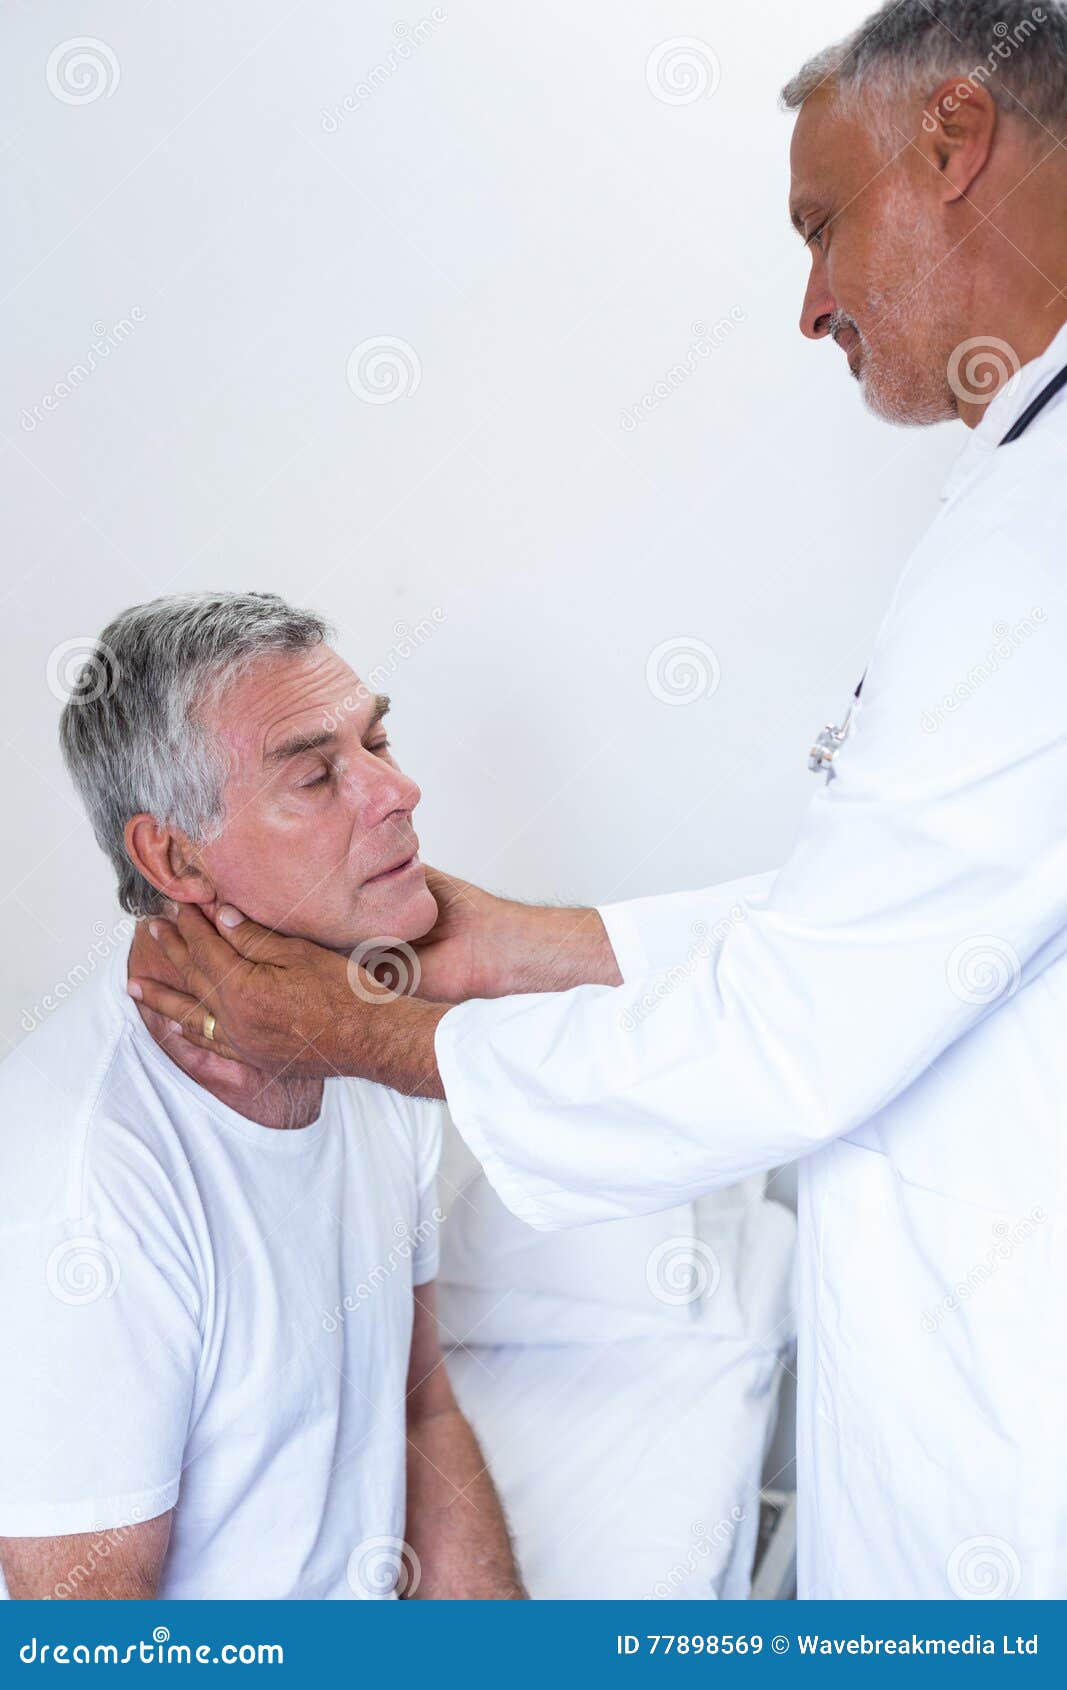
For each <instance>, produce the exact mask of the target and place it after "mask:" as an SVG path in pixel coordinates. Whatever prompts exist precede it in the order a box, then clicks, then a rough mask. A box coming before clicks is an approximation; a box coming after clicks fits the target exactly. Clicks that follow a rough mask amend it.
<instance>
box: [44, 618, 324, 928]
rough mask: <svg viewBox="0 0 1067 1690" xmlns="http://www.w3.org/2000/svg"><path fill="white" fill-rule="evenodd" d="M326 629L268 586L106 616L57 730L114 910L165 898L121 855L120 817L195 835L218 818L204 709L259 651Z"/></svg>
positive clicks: (220, 772)
mask: <svg viewBox="0 0 1067 1690" xmlns="http://www.w3.org/2000/svg"><path fill="white" fill-rule="evenodd" d="M331 633H332V630H331V629H330V627H329V626H328V624H327V623H326V622H324V621H323V620H322V618H321V617H320V616H317V615H316V614H315V613H314V611H310V610H296V609H294V608H293V606H292V605H289V604H286V602H285V600H284V599H280V598H278V597H277V596H276V595H275V594H274V593H181V594H175V595H173V596H172V597H170V598H160V599H153V600H152V601H151V602H150V603H149V604H139V605H134V606H133V608H132V609H130V610H124V611H123V612H122V613H121V615H119V616H116V617H115V619H114V621H113V622H109V623H108V626H107V627H106V628H105V629H104V631H103V633H102V634H101V635H100V637H99V639H98V640H97V641H96V642H95V643H94V645H93V646H92V647H91V648H90V650H89V651H88V653H87V655H86V661H85V662H84V663H83V664H82V666H81V669H80V671H79V674H78V676H77V678H76V680H75V682H74V685H73V688H72V689H71V691H70V694H69V696H68V698H67V701H66V703H65V704H64V706H63V713H62V716H61V717H60V723H59V739H60V744H61V746H62V749H63V756H64V759H65V761H66V764H67V768H68V769H69V771H70V774H71V777H72V779H73V781H74V784H75V786H76V787H77V789H78V792H79V793H80V795H81V798H82V801H83V803H84V804H85V807H86V809H87V810H88V812H89V819H90V821H91V822H92V825H93V832H94V833H95V834H96V838H97V842H98V844H99V845H100V846H101V848H102V849H103V850H104V851H105V852H106V853H107V855H108V856H109V857H110V858H111V862H112V864H113V866H114V869H115V872H116V874H117V876H118V883H119V884H118V892H119V903H120V904H121V905H122V907H123V909H124V910H128V911H129V913H130V914H131V915H155V914H158V913H159V911H160V910H161V909H162V908H163V906H164V903H165V900H164V898H163V897H162V895H161V894H160V893H159V892H158V891H157V890H156V888H155V887H154V886H152V885H151V884H150V882H149V881H147V880H146V879H145V878H144V876H143V875H142V874H140V873H139V872H138V870H137V869H135V868H134V866H133V864H132V863H131V862H130V859H129V857H128V856H127V855H126V847H125V843H124V839H123V834H124V830H125V827H126V823H127V822H128V821H129V820H130V817H131V816H136V815H139V814H140V813H141V812H145V813H146V814H148V815H150V816H154V817H155V819H156V820H157V821H158V822H161V823H165V824H167V825H170V826H172V827H174V828H176V829H178V830H179V831H180V832H182V833H184V834H185V835H186V837H187V838H189V839H191V840H194V841H196V842H198V843H203V842H204V841H206V840H209V839H211V838H213V837H214V836H215V835H216V833H217V832H218V830H219V829H220V827H221V824H222V820H223V791H224V788H225V784H226V776H227V774H228V772H229V769H228V765H227V762H226V758H225V755H224V752H223V748H222V746H221V745H220V744H219V743H218V741H217V739H216V738H215V736H214V735H212V734H211V733H209V732H208V730H207V729H206V727H205V726H204V723H203V720H202V717H203V711H204V707H205V706H206V705H208V704H210V703H211V702H212V701H215V700H217V699H218V697H219V696H220V695H221V693H222V692H224V691H225V689H226V688H227V687H228V686H230V685H231V684H232V683H233V682H234V681H235V680H236V679H237V678H238V676H239V675H241V674H243V673H244V672H245V671H246V670H247V669H248V668H249V667H251V665H252V664H254V663H255V662H256V661H257V660H258V659H260V658H262V657H264V656H266V655H269V654H271V653H278V652H289V653H293V654H296V653H300V652H305V651H310V650H311V649H313V648H314V647H315V646H318V645H321V644H323V643H324V642H325V641H326V640H328V639H329V638H330V637H331Z"/></svg>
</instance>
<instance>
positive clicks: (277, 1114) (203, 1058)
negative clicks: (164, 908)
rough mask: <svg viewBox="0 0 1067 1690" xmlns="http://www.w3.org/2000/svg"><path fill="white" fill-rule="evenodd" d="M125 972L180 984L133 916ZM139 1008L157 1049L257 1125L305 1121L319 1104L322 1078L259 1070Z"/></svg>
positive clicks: (291, 1124) (311, 1118)
mask: <svg viewBox="0 0 1067 1690" xmlns="http://www.w3.org/2000/svg"><path fill="white" fill-rule="evenodd" d="M127 973H128V974H145V975H151V976H154V977H156V978H157V979H161V980H162V981H163V983H164V985H168V986H176V987H178V988H179V990H180V989H181V982H180V981H179V979H178V976H177V974H176V973H174V972H173V971H172V970H171V968H170V966H169V964H168V963H167V962H166V961H165V960H164V959H163V958H162V957H161V956H160V953H159V951H158V950H157V949H156V947H155V946H154V945H152V942H151V939H150V938H149V936H148V933H147V930H146V927H145V924H144V922H140V921H139V922H138V923H137V928H136V931H135V932H134V936H133V944H132V945H131V947H130V961H129V966H128V969H127ZM137 1010H138V1013H139V1015H140V1017H141V1020H142V1021H143V1022H144V1024H145V1026H146V1027H147V1028H148V1031H149V1032H150V1033H151V1035H152V1037H153V1038H154V1039H155V1041H156V1043H157V1045H159V1047H160V1049H161V1050H164V1051H166V1053H167V1055H168V1056H169V1057H170V1059H171V1061H172V1062H174V1063H176V1064H177V1066H178V1067H179V1068H181V1069H182V1070H183V1071H184V1072H185V1073H186V1074H188V1075H189V1078H190V1079H192V1080H195V1081H196V1083H197V1085H198V1086H203V1088H204V1090H205V1091H209V1092H210V1093H211V1095H212V1097H217V1098H218V1100H219V1102H220V1103H225V1104H227V1105H228V1106H229V1108H231V1109H236V1111H237V1113H238V1114H239V1115H244V1116H246V1117H247V1118H248V1120H250V1121H258V1122H259V1124H260V1126H262V1127H278V1128H281V1129H289V1128H294V1127H306V1126H309V1125H310V1123H311V1122H312V1121H314V1120H315V1118H316V1116H317V1115H318V1113H319V1110H320V1109H321V1108H322V1081H321V1080H309V1079H302V1078H301V1077H300V1076H298V1075H282V1076H278V1075H270V1074H264V1073H263V1072H262V1070H260V1069H258V1068H250V1067H248V1065H247V1064H246V1063H244V1062H231V1061H230V1060H229V1058H228V1057H225V1056H213V1055H212V1053H211V1052H210V1051H208V1050H201V1049H200V1047H199V1046H198V1045H194V1044H190V1043H189V1041H188V1039H185V1038H183V1037H182V1035H181V1033H175V1032H173V1031H172V1030H171V1024H170V1022H169V1021H166V1020H164V1018H163V1016H161V1015H157V1014H156V1013H155V1011H154V1010H151V1009H146V1008H145V1007H144V1005H143V1004H138V1005H137Z"/></svg>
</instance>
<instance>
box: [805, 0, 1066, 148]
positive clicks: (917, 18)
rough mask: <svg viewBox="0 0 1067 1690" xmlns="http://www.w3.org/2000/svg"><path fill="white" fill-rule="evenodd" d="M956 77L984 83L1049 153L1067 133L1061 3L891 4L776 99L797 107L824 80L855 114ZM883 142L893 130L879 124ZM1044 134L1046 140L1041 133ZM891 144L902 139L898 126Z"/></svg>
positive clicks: (938, 0)
mask: <svg viewBox="0 0 1067 1690" xmlns="http://www.w3.org/2000/svg"><path fill="white" fill-rule="evenodd" d="M952 76H958V77H959V78H960V79H961V81H964V80H969V81H972V82H977V83H981V84H982V85H983V86H988V88H989V92H990V94H991V95H992V97H993V99H994V100H995V101H996V103H997V105H998V106H1000V107H1001V109H1002V110H1004V111H1007V112H1012V113H1013V114H1014V115H1015V116H1017V117H1021V118H1023V119H1024V120H1026V121H1028V122H1030V123H1032V125H1033V126H1034V129H1035V138H1036V139H1043V140H1044V141H1045V144H1046V145H1048V146H1049V147H1051V146H1052V145H1053V144H1054V143H1055V142H1056V141H1061V140H1063V139H1064V138H1065V137H1067V6H1064V5H1063V4H1059V3H1057V0H1044V3H1043V4H1041V5H1020V4H1016V3H1015V0H887V4H885V5H883V6H882V7H881V9H880V10H879V11H877V12H874V13H872V15H871V16H870V17H869V18H868V19H867V20H866V22H864V23H862V24H860V26H859V28H858V29H855V30H853V32H852V34H851V35H849V36H847V37H846V38H845V40H844V41H841V42H838V44H837V45H836V46H834V47H827V48H825V49H824V50H823V52H821V53H817V54H816V55H815V57H814V58H811V59H809V60H808V62H807V63H806V64H805V65H803V66H802V68H801V69H800V70H799V71H798V72H797V74H796V75H795V76H794V77H792V78H791V79H790V81H789V82H787V83H786V85H785V87H784V88H783V89H782V93H781V103H782V105H783V106H784V107H785V109H786V110H787V111H797V110H798V109H799V108H800V107H801V106H802V105H803V104H804V101H805V100H807V99H809V98H810V96H811V95H812V94H814V93H815V91H816V90H817V89H818V88H821V87H822V85H823V84H824V83H828V84H830V85H831V87H832V89H833V91H834V93H835V95H836V96H837V97H838V98H839V99H841V100H843V101H844V102H846V104H847V105H848V106H849V107H850V108H851V109H855V106H856V105H857V104H858V103H859V102H860V101H863V100H867V99H872V97H873V99H872V106H873V111H872V115H874V116H875V118H876V120H878V119H879V118H881V119H883V120H884V118H885V115H886V107H889V106H892V105H894V104H904V103H907V102H912V103H914V102H919V103H920V104H922V103H923V102H925V100H926V99H927V98H928V96H929V95H930V94H931V93H933V91H934V89H935V88H937V87H938V86H939V84H940V83H942V82H945V81H946V80H947V79H948V78H949V77H952ZM883 126H884V129H885V132H886V136H887V138H891V136H892V131H891V126H890V125H889V124H888V122H884V124H883ZM1042 130H1044V131H1046V134H1045V135H1044V136H1043V137H1042V136H1041V134H1040V131H1042ZM895 135H896V142H897V144H898V145H903V144H904V141H905V136H904V134H903V133H902V132H901V130H900V129H899V128H898V129H897V130H896V132H895Z"/></svg>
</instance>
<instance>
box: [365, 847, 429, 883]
mask: <svg viewBox="0 0 1067 1690" xmlns="http://www.w3.org/2000/svg"><path fill="white" fill-rule="evenodd" d="M421 866H422V865H421V863H420V862H419V853H418V852H417V851H412V853H411V855H410V856H407V857H405V858H404V859H403V861H402V862H399V863H394V864H393V866H392V868H385V869H382V871H381V873H380V874H372V875H371V876H370V878H369V879H368V880H365V881H364V882H363V884H364V886H377V885H378V884H379V882H381V881H384V880H399V879H400V876H401V875H402V874H407V873H408V872H409V871H410V870H411V869H413V868H421Z"/></svg>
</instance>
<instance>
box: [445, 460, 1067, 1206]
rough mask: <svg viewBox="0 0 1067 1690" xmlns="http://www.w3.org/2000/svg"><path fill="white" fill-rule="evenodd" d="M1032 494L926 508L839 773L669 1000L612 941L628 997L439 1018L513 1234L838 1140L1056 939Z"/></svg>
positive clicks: (1061, 660)
mask: <svg viewBox="0 0 1067 1690" xmlns="http://www.w3.org/2000/svg"><path fill="white" fill-rule="evenodd" d="M1006 455H1007V454H1005V456H1006ZM1064 479H1065V478H1063V477H1062V476H1060V478H1059V480H1060V482H1061V483H1062V482H1063V481H1064ZM1028 497H1029V500H1030V502H1029V504H1028V505H1027V510H1026V520H1025V521H1024V520H1023V516H1022V514H1021V513H1020V511H1019V510H1018V509H1017V507H1013V502H1012V496H1011V493H1010V490H1008V491H1007V492H1006V494H1005V496H1004V497H1003V498H1002V499H1001V500H1000V508H1001V510H1002V511H1003V513H1004V522H1003V526H1002V527H1000V528H999V529H998V528H997V527H995V526H993V525H992V524H991V523H990V520H989V516H988V507H987V502H985V501H983V510H982V511H981V512H979V513H978V515H977V517H976V518H975V519H974V520H971V521H967V520H966V519H961V518H960V517H958V516H957V517H956V518H955V519H954V520H952V521H946V520H941V521H939V522H938V523H935V525H934V527H933V529H932V530H931V532H930V533H929V534H928V536H927V537H926V539H925V540H924V541H923V542H922V544H921V545H920V547H919V548H918V550H917V552H916V553H915V554H914V555H913V558H912V560H911V563H910V565H909V569H908V571H907V572H906V574H905V577H904V580H903V582H902V584H901V587H900V588H899V589H898V593H897V597H896V600H895V602H894V604H893V606H892V607H891V610H890V612H889V615H888V616H887V619H886V622H885V624H884V625H883V629H882V631H881V634H880V636H879V639H878V641H877V643H876V647H875V652H874V655H873V658H872V662H871V665H870V668H869V670H868V674H867V680H866V684H865V687H864V692H863V697H862V701H861V704H860V706H859V708H858V710H857V712H856V715H855V718H854V725H853V730H852V734H851V736H850V738H849V739H848V741H847V742H846V744H845V746H844V747H843V749H842V750H841V751H840V752H839V753H838V760H837V772H836V774H835V776H834V778H833V779H832V780H831V781H829V782H828V783H827V784H825V785H823V786H822V787H821V788H820V790H819V792H818V794H817V796H816V797H815V799H814V801H813V803H812V804H811V806H810V808H809V810H808V813H807V815H806V819H805V821H804V824H803V827H802V831H801V834H800V837H799V840H798V842H797V845H796V847H795V850H794V852H793V854H792V856H791V857H790V859H789V861H788V862H787V863H786V865H785V866H784V867H783V869H782V870H781V871H780V873H779V874H778V875H777V877H776V878H775V879H774V881H773V885H772V886H770V888H769V891H768V893H767V896H766V897H765V899H762V900H761V899H759V898H756V899H752V900H750V901H749V902H747V903H745V905H744V912H743V915H742V918H741V919H737V920H734V921H732V922H730V923H729V924H728V925H727V927H726V930H725V932H724V933H723V934H722V935H721V937H716V939H715V942H714V943H713V944H712V945H711V946H710V947H709V950H708V954H707V955H706V956H702V957H697V958H696V959H695V961H694V965H693V966H690V967H685V968H682V969H680V970H679V971H678V972H677V974H676V976H675V977H674V978H673V980H672V981H671V983H670V985H669V988H668V989H665V990H659V989H657V988H656V984H655V981H656V974H655V969H654V967H653V969H651V970H650V971H649V975H648V976H647V977H646V978H644V979H642V978H631V976H630V956H631V953H632V951H634V949H635V947H632V946H631V944H630V942H629V940H627V941H625V942H623V949H624V951H625V952H626V953H627V956H626V960H625V961H624V966H623V969H622V972H623V973H624V974H625V975H626V978H625V982H624V984H623V985H622V986H619V987H604V986H582V987H578V988H577V989H575V990H573V991H570V992H564V993H558V994H538V995H525V996H517V997H512V998H503V999H497V1000H494V1001H492V1002H481V1001H475V1002H471V1003H467V1004H462V1005H459V1006H458V1007H456V1008H454V1009H452V1010H451V1011H449V1013H448V1014H447V1015H446V1016H445V1017H444V1018H443V1020H442V1022H441V1023H440V1026H439V1028H438V1034H437V1055H438V1062H439V1066H440V1071H441V1075H442V1078H443V1081H444V1085H445V1089H446V1093H447V1097H448V1102H449V1105H450V1107H451V1111H452V1115H453V1118H454V1119H455V1121H456V1124H457V1126H458V1127H459V1129H460V1131H461V1132H462V1133H463V1135H464V1136H465V1137H466V1139H467V1141H468V1143H469V1144H470V1146H471V1148H472V1149H473V1150H474V1152H475V1154H476V1155H477V1156H478V1157H479V1159H480V1160H481V1161H482V1163H483V1165H484V1167H485V1169H486V1172H487V1174H488V1177H489V1179H490V1180H491V1182H492V1183H493V1185H494V1186H495V1187H496V1189H497V1190H498V1192H499V1193H500V1195H501V1197H502V1198H503V1199H504V1201H505V1202H506V1203H507V1204H508V1205H509V1207H510V1208H512V1209H513V1210H514V1212H515V1213H516V1214H518V1215H519V1216H521V1217H522V1218H523V1219H524V1220H526V1221H527V1222H529V1224H531V1225H533V1226H538V1227H545V1228H550V1227H557V1226H570V1225H576V1224H579V1223H583V1222H589V1221H599V1220H607V1219H611V1218H613V1217H615V1216H619V1215H624V1214H636V1213H642V1212H647V1211H650V1210H653V1209H659V1208H666V1207H669V1206H672V1205H674V1204H676V1203H680V1202H683V1201H686V1200H688V1199H691V1198H693V1197H695V1196H697V1195H699V1194H700V1193H702V1192H705V1191H708V1190H711V1189H713V1188H715V1187H718V1186H721V1185H726V1184H729V1183H731V1182H733V1181H736V1180H739V1179H741V1178H742V1177H744V1176H746V1175H748V1174H750V1173H752V1172H755V1171H757V1170H761V1169H766V1168H769V1167H772V1166H774V1165H776V1164H779V1163H782V1162H786V1161H789V1160H791V1159H793V1158H796V1157H798V1156H801V1155H804V1154H806V1153H808V1152H810V1151H812V1150H814V1149H815V1148H817V1147H818V1146H820V1145H821V1144H824V1143H826V1142H827V1141H828V1140H830V1139H831V1138H833V1137H835V1136H837V1135H841V1134H845V1133H848V1132H850V1131H851V1130H853V1129H855V1128H856V1127H858V1126H859V1125H860V1124H861V1123H863V1122H865V1121H867V1120H869V1119H870V1118H871V1117H872V1116H873V1115H875V1114H876V1113H877V1111H878V1110H879V1109H881V1108H883V1107H884V1106H885V1105H886V1104H887V1103H889V1102H890V1101H891V1100H892V1099H893V1098H894V1097H896V1096H897V1095H898V1094H899V1093H900V1092H902V1091H903V1090H904V1088H906V1087H907V1086H908V1084H909V1083H910V1082H911V1081H912V1080H913V1079H915V1078H916V1076H918V1075H919V1074H920V1073H922V1072H923V1071H924V1070H925V1069H926V1068H927V1067H928V1066H929V1065H930V1064H931V1063H932V1062H934V1061H935V1060H936V1058H937V1057H938V1055H939V1054H940V1053H941V1052H942V1051H944V1050H945V1049H946V1048H947V1047H948V1046H949V1045H950V1044H952V1043H953V1042H954V1041H955V1040H957V1039H960V1038H962V1037H965V1036H967V1035H968V1033H969V1032H970V1030H971V1029H973V1028H974V1027H975V1026H976V1025H977V1023H979V1022H980V1021H981V1020H982V1019H983V1018H984V1017H985V1016H986V1015H989V1014H995V1013H996V1009H997V1005H998V1003H1001V1002H1003V1001H1004V999H1005V998H1006V997H1007V996H1008V995H1010V994H1011V993H1012V992H1015V991H1025V990H1028V989H1031V987H1032V982H1033V981H1034V979H1035V977H1036V976H1037V975H1039V974H1040V973H1041V971H1042V970H1043V968H1044V967H1046V966H1047V965H1048V964H1049V963H1050V962H1051V961H1052V960H1053V959H1055V958H1057V957H1058V956H1060V955H1061V954H1062V953H1063V951H1064V949H1065V948H1067V942H1065V927H1067V740H1065V737H1064V731H1063V723H1064V721H1065V720H1067V602H1065V598H1064V592H1063V585H1062V580H1061V577H1062V563H1061V560H1062V542H1061V537H1060V536H1061V534H1062V531H1063V525H1064V523H1065V521H1067V509H1065V508H1064V507H1065V506H1067V498H1065V496H1064V495H1063V494H1058V495H1057V496H1056V497H1055V498H1050V497H1049V495H1048V484H1047V482H1046V483H1045V485H1044V486H1043V488H1042V500H1041V504H1040V510H1041V515H1040V516H1039V517H1035V516H1034V514H1033V509H1034V507H1033V490H1032V489H1031V490H1030V492H1029V495H1028ZM802 750H803V746H801V751H802ZM799 754H800V753H799V752H798V755H799ZM669 819H670V818H665V821H669ZM627 919H628V918H626V917H624V918H623V923H622V925H623V926H625V925H626V921H627ZM611 925H612V923H611V918H610V917H609V930H610V927H611ZM617 930H618V929H617ZM979 1036H980V1035H979Z"/></svg>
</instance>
